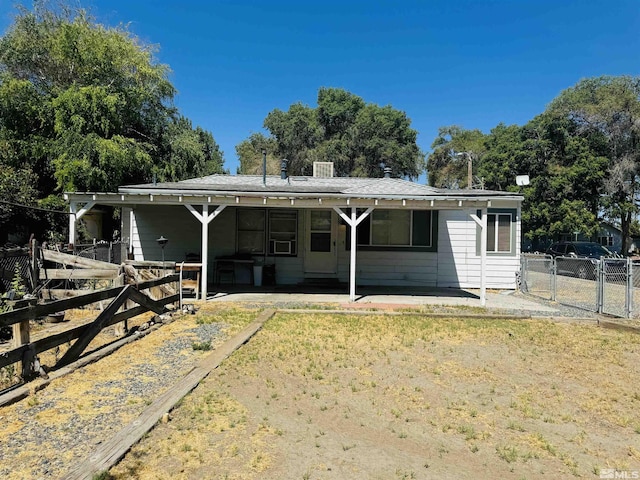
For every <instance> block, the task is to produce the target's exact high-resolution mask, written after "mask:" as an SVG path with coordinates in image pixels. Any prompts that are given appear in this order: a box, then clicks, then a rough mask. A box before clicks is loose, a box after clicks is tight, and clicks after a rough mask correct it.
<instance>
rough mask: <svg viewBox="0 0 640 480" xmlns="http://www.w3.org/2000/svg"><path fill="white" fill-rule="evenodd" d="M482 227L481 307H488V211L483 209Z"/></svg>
mask: <svg viewBox="0 0 640 480" xmlns="http://www.w3.org/2000/svg"><path fill="white" fill-rule="evenodd" d="M481 220H482V225H481V226H480V231H481V235H482V236H481V237H480V305H481V306H483V307H484V306H486V305H487V209H486V208H483V209H482V219H481Z"/></svg>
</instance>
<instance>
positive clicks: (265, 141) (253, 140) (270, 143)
mask: <svg viewBox="0 0 640 480" xmlns="http://www.w3.org/2000/svg"><path fill="white" fill-rule="evenodd" d="M263 151H264V152H265V153H266V155H267V172H266V173H267V175H278V174H279V173H280V160H279V159H278V145H277V144H276V140H275V138H273V137H267V136H266V135H263V134H262V133H252V134H251V135H250V136H249V138H247V139H246V140H243V141H242V142H240V143H239V144H238V145H236V154H237V155H238V159H239V160H240V167H239V168H238V173H239V174H243V175H260V174H262V173H263V172H262V170H263V160H264V159H263V154H262V152H263Z"/></svg>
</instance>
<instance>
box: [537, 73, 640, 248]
mask: <svg viewBox="0 0 640 480" xmlns="http://www.w3.org/2000/svg"><path fill="white" fill-rule="evenodd" d="M548 112H549V113H550V114H551V115H555V116H559V117H563V118H568V119H571V120H572V121H573V122H575V124H576V125H577V128H578V133H579V135H580V136H582V137H592V138H598V139H601V142H602V144H603V145H604V146H605V147H606V156H607V158H608V160H609V163H608V168H607V170H606V178H605V179H604V193H605V194H606V196H605V197H604V201H603V207H604V208H605V209H606V213H607V215H608V216H609V217H611V218H613V219H617V220H618V221H619V222H620V226H621V230H622V237H623V242H622V252H626V251H627V250H628V237H629V231H630V226H631V222H632V220H633V218H634V216H635V215H636V213H637V212H638V205H637V202H636V196H637V193H638V191H639V189H640V178H639V176H638V169H639V165H640V164H639V161H640V138H639V130H640V78H638V77H630V76H620V77H611V76H604V77H598V78H587V79H584V80H581V81H580V82H578V83H577V84H576V85H575V86H574V87H571V88H569V89H567V90H565V91H563V92H562V93H561V94H560V95H559V96H558V97H557V98H556V99H555V100H554V101H553V102H552V103H551V104H550V106H549V108H548ZM586 168H589V166H588V165H587V166H586Z"/></svg>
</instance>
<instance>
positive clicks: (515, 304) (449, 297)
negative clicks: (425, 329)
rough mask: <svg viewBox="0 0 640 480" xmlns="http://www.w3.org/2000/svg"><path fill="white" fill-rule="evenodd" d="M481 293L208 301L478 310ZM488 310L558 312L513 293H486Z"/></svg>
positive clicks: (398, 291) (390, 290)
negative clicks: (441, 307)
mask: <svg viewBox="0 0 640 480" xmlns="http://www.w3.org/2000/svg"><path fill="white" fill-rule="evenodd" d="M479 295H480V291H479V290H473V289H469V290H466V289H464V290H463V289H454V288H424V289H406V288H398V287H361V288H359V289H358V291H357V296H356V301H355V302H349V294H348V293H346V292H345V291H344V290H343V289H339V288H336V289H326V288H325V289H310V288H309V287H297V286H294V287H291V288H290V289H287V291H283V290H280V291H279V289H272V290H269V291H261V290H258V289H253V290H251V289H242V290H238V289H228V290H227V291H224V292H218V293H216V294H214V295H211V296H210V297H209V298H208V300H209V301H214V302H242V303H274V304H305V303H308V304H322V303H326V304H339V305H341V306H343V307H348V306H352V307H356V308H358V307H359V308H362V307H364V306H370V307H371V308H376V306H382V305H389V306H394V305H395V306H408V307H410V306H419V305H442V306H459V307H477V308H481V305H480V296H479ZM486 309H487V310H499V311H509V310H510V311H514V310H515V311H520V312H522V313H523V314H531V313H533V312H535V313H536V314H538V315H540V314H546V315H549V316H552V315H554V314H556V313H558V312H559V310H558V309H557V308H554V307H551V306H549V305H545V304H544V303H542V302H536V301H535V300H533V299H530V298H526V297H524V296H523V295H519V294H515V293H514V292H513V291H504V292H491V291H490V292H487V303H486Z"/></svg>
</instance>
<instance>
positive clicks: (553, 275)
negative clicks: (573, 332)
mask: <svg viewBox="0 0 640 480" xmlns="http://www.w3.org/2000/svg"><path fill="white" fill-rule="evenodd" d="M521 263H522V271H521V278H522V285H521V287H522V291H524V292H526V293H529V294H530V295H534V296H537V297H540V298H543V299H545V300H551V301H556V302H558V303H561V304H563V305H569V306H572V307H577V308H581V309H584V310H589V311H592V312H597V313H604V314H608V315H613V316H617V317H623V318H631V317H640V278H638V277H639V276H640V262H632V261H631V259H625V258H603V259H601V260H598V259H591V258H576V257H555V258H554V257H551V256H549V255H538V254H523V255H522V261H521ZM634 271H635V272H634ZM634 273H635V275H634ZM636 305H637V306H638V307H637V310H636V308H634V306H636Z"/></svg>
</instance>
